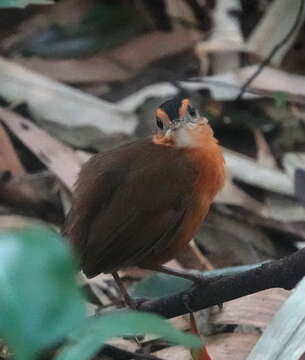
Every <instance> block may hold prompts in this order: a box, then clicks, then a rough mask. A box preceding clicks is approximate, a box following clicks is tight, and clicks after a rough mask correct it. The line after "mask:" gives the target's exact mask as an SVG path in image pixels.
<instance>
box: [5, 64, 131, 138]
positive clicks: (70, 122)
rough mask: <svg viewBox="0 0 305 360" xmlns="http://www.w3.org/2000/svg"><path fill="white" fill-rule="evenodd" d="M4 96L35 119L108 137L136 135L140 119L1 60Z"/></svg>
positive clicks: (107, 103)
mask: <svg viewBox="0 0 305 360" xmlns="http://www.w3.org/2000/svg"><path fill="white" fill-rule="evenodd" d="M0 82H1V87H0V94H1V96H3V97H4V98H5V99H7V100H9V101H11V102H26V103H27V104H28V105H29V108H30V110H31V112H32V113H33V115H34V116H37V117H38V118H41V119H46V120H49V121H54V122H57V123H59V124H62V125H65V126H82V125H87V126H90V125H91V126H94V127H96V128H98V129H100V130H102V131H103V132H104V133H105V134H111V133H114V132H120V133H125V134H132V133H133V132H134V130H135V128H136V125H137V120H136V116H135V115H133V114H131V113H127V112H126V113H123V112H122V110H121V109H120V108H118V107H117V106H116V105H113V104H111V103H109V102H107V101H103V100H100V99H98V98H96V97H94V96H91V95H88V94H85V93H83V92H81V91H79V90H77V89H73V88H71V87H69V86H66V85H64V84H61V83H59V82H56V81H53V80H51V79H48V78H47V77H45V76H42V75H40V74H37V73H34V72H31V71H30V70H28V69H26V68H24V67H22V66H20V65H17V64H14V63H12V62H10V61H8V60H6V59H4V58H0Z"/></svg>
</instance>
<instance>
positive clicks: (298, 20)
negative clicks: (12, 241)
mask: <svg viewBox="0 0 305 360" xmlns="http://www.w3.org/2000/svg"><path fill="white" fill-rule="evenodd" d="M303 10H304V0H300V6H299V11H298V14H297V16H296V18H295V21H294V23H293V25H292V27H291V29H290V30H289V31H288V33H287V35H286V36H285V37H284V38H283V39H282V40H281V41H280V42H279V43H277V44H276V45H275V46H274V48H273V49H272V50H271V52H270V54H269V55H268V56H267V57H266V58H265V59H264V60H263V61H262V62H261V64H260V65H259V67H258V68H257V69H256V71H255V72H254V73H253V74H252V75H251V76H250V77H249V79H248V80H247V81H246V82H245V83H244V85H243V86H242V87H241V89H240V93H239V95H238V96H237V98H236V101H238V100H241V98H242V96H243V95H244V92H245V90H246V89H247V87H248V86H249V85H250V84H251V82H252V81H253V80H254V79H255V78H256V77H257V76H258V75H259V74H260V73H261V72H262V71H263V69H264V67H266V66H267V65H269V63H270V61H271V60H272V58H273V56H274V55H275V54H276V53H277V52H278V51H279V50H280V49H281V47H283V46H284V45H285V43H286V42H287V41H288V40H289V39H290V38H291V37H292V35H293V34H294V33H295V31H296V30H297V29H298V27H299V25H300V23H301V20H302V15H303Z"/></svg>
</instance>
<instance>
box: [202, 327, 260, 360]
mask: <svg viewBox="0 0 305 360" xmlns="http://www.w3.org/2000/svg"><path fill="white" fill-rule="evenodd" d="M258 338H259V335H258V334H238V333H228V334H220V335H213V336H208V337H207V338H206V346H207V349H208V351H209V353H210V354H211V356H212V358H213V359H215V360H245V359H246V358H247V356H248V354H249V352H250V351H251V349H252V348H253V346H254V345H255V343H256V342H257V340H258Z"/></svg>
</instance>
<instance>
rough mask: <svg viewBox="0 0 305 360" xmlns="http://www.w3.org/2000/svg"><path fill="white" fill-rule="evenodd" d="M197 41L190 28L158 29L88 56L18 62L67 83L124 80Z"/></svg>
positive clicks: (21, 59)
mask: <svg viewBox="0 0 305 360" xmlns="http://www.w3.org/2000/svg"><path fill="white" fill-rule="evenodd" d="M197 38H198V36H197ZM196 41H197V39H196V37H194V36H193V33H192V32H190V31H186V30H176V31H171V32H160V31H154V32H150V33H147V34H144V35H141V36H139V37H137V38H135V39H132V40H130V41H128V42H127V43H125V44H124V45H122V46H120V47H118V48H116V49H113V50H111V51H107V52H106V51H102V52H100V53H99V54H96V55H94V56H91V57H90V58H86V59H73V60H72V59H68V60H44V59H39V58H20V57H19V58H17V59H14V62H15V63H16V64H19V65H22V66H24V67H25V68H27V69H29V70H32V71H35V72H38V73H41V74H43V75H45V76H47V77H50V78H53V79H56V80H60V81H64V82H72V83H83V82H94V83H96V82H109V81H124V80H127V79H128V78H130V77H131V76H134V75H135V74H136V72H138V71H139V70H140V69H142V68H143V67H144V66H147V65H148V64H149V63H150V62H152V61H154V60H157V59H160V58H162V57H165V56H169V55H172V54H175V53H178V52H181V51H183V50H185V49H188V48H191V47H192V46H193V45H194V44H195V43H196Z"/></svg>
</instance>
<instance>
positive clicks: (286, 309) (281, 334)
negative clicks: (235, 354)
mask: <svg viewBox="0 0 305 360" xmlns="http://www.w3.org/2000/svg"><path fill="white" fill-rule="evenodd" d="M304 293H305V278H304V279H303V280H302V281H301V282H300V283H299V285H298V286H297V288H296V289H295V290H294V291H293V293H292V294H291V295H290V297H289V298H288V299H287V300H286V301H285V303H284V304H283V305H282V307H281V308H280V310H279V311H278V312H277V313H276V315H275V316H274V318H273V319H272V321H271V322H270V324H269V325H268V327H267V329H266V330H265V332H264V333H263V335H262V336H261V338H260V339H259V341H258V342H257V343H256V345H255V346H254V348H253V349H252V351H251V353H250V355H249V357H248V358H247V360H260V359H264V360H287V359H289V360H299V359H300V358H301V356H302V355H303V354H304V352H305V341H304V339H305V301H304Z"/></svg>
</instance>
